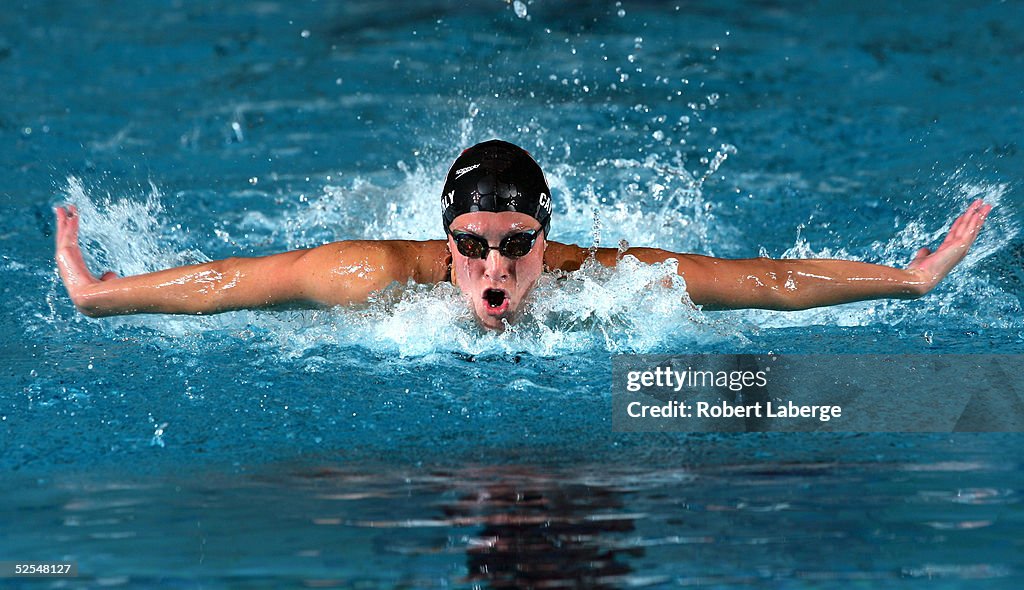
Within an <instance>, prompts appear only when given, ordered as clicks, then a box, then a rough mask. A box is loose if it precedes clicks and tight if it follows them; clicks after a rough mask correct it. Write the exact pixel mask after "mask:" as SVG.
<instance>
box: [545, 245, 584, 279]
mask: <svg viewBox="0 0 1024 590" xmlns="http://www.w3.org/2000/svg"><path fill="white" fill-rule="evenodd" d="M587 253H588V251H587V250H586V249H585V248H581V247H580V246H577V245H576V244H562V243H560V242H547V249H546V250H544V266H546V267H547V268H548V269H549V270H561V271H564V272H572V271H574V270H579V268H580V266H581V265H582V264H583V261H585V260H586V259H587Z"/></svg>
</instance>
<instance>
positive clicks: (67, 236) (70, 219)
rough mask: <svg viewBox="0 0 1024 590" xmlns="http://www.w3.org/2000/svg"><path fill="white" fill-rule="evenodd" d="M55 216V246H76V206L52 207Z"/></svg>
mask: <svg viewBox="0 0 1024 590" xmlns="http://www.w3.org/2000/svg"><path fill="white" fill-rule="evenodd" d="M53 211H54V213H55V214H56V216H57V236H56V240H57V248H62V247H69V246H72V247H77V246H78V208H77V207H75V206H74V205H68V206H67V208H65V207H54V208H53Z"/></svg>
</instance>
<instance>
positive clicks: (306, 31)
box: [300, 29, 309, 39]
mask: <svg viewBox="0 0 1024 590" xmlns="http://www.w3.org/2000/svg"><path fill="white" fill-rule="evenodd" d="M300 34H301V35H302V38H303V39H309V31H308V30H306V29H303V30H302V33H300Z"/></svg>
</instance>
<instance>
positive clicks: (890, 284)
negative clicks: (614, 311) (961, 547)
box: [55, 140, 992, 330]
mask: <svg viewBox="0 0 1024 590" xmlns="http://www.w3.org/2000/svg"><path fill="white" fill-rule="evenodd" d="M991 210H992V206H991V205H987V204H985V203H984V202H982V201H981V200H978V201H975V202H974V203H972V204H971V205H970V206H969V207H968V208H967V211H966V212H965V213H963V214H962V215H960V217H958V218H957V219H956V221H954V222H953V225H952V227H951V228H950V230H949V232H948V233H947V235H946V237H945V240H944V241H943V242H942V244H941V245H940V246H939V247H938V248H937V249H936V250H935V251H934V252H933V251H930V250H928V249H927V248H921V249H920V250H918V252H917V254H916V255H915V257H914V259H913V260H912V261H911V262H910V264H909V265H907V267H906V268H894V267H889V266H883V265H878V264H869V263H864V262H856V261H849V260H817V259H808V260H787V259H782V260H773V259H768V258H749V259H741V260H732V259H724V258H712V257H708V256H701V255H697V254H680V253H675V252H669V251H666V250H659V249H657V248H630V249H629V250H628V251H627V254H628V255H632V256H635V257H636V258H637V259H639V260H640V261H642V262H644V263H648V264H653V263H657V262H662V261H665V260H668V259H670V258H671V259H675V260H677V261H678V272H679V274H680V275H681V276H682V277H683V278H684V280H685V282H686V289H687V292H688V294H689V296H690V299H691V300H692V301H693V303H695V304H696V305H699V306H702V308H703V309H705V310H721V309H740V308H759V309H775V310H800V309H808V308H812V307H821V306H827V305H837V304H841V303H849V302H853V301H863V300H868V299H886V298H894V299H913V298H917V297H921V296H922V295H924V294H926V293H928V292H929V291H931V290H932V289H933V288H935V286H936V285H937V284H938V283H939V281H941V280H942V279H943V277H945V276H946V275H947V274H948V273H949V272H950V271H951V270H952V269H953V267H955V266H956V265H957V264H958V263H959V262H960V261H961V260H963V258H964V256H965V255H966V254H967V251H968V249H970V247H971V245H972V244H973V243H974V240H975V238H977V236H978V232H979V231H980V230H981V227H982V225H983V224H984V222H985V218H986V217H987V216H988V214H989V212H990V211H991ZM551 212H552V201H551V190H550V189H549V188H548V184H547V182H546V180H545V178H544V174H543V172H542V171H541V169H540V166H539V165H538V164H537V163H536V162H535V161H534V160H533V158H532V157H531V156H530V155H529V154H528V153H527V152H526V151H525V150H523V149H522V148H519V147H517V146H515V145H512V144H510V143H507V142H504V141H499V140H491V141H487V142H484V143H481V144H478V145H475V146H473V147H471V148H469V149H467V150H465V151H464V152H463V153H462V155H460V156H459V157H458V159H456V160H455V163H454V164H453V165H452V167H451V169H450V170H449V172H448V176H447V180H446V181H445V185H444V190H443V191H442V193H441V216H442V219H443V222H444V231H445V235H446V239H444V240H428V241H411V240H347V241H341V242H333V243H330V244H326V245H323V246H319V247H317V248H310V249H307V250H294V251H291V252H284V253H281V254H274V255H271V256H264V257H259V258H227V259H224V260H217V261H213V262H207V263H203V264H196V265H191V266H182V267H177V268H171V269H167V270H162V271H158V272H152V273H146V274H141V275H134V276H127V277H120V276H117V275H116V274H114V273H113V272H107V273H105V274H103V275H102V276H100V277H98V278H97V277H96V276H94V275H93V274H92V273H91V272H90V271H89V269H88V268H87V267H86V264H85V260H84V259H83V257H82V252H81V250H80V248H79V245H78V222H79V217H78V212H77V210H76V208H75V207H74V206H73V205H72V206H68V207H57V208H55V213H56V217H57V248H56V260H57V268H58V269H59V271H60V276H61V278H62V279H63V281H64V286H65V287H66V289H67V292H68V295H69V296H70V297H71V300H72V302H74V304H75V307H77V308H78V309H79V311H81V312H82V313H84V314H85V315H88V316H91V317H103V316H111V315H122V314H134V313H176V314H196V315H199V314H212V313H220V312H225V311H231V310H239V309H251V308H274V307H284V306H287V307H295V306H307V307H324V306H336V305H352V304H358V303H362V302H365V301H366V300H367V299H368V298H369V297H370V296H371V295H372V294H373V293H375V292H377V291H380V290H382V289H384V288H385V287H387V286H389V285H391V284H392V283H394V282H396V281H397V282H399V283H402V284H405V283H407V282H408V281H413V282H416V283H425V284H433V283H440V282H445V281H450V282H451V283H452V284H454V285H456V286H457V287H458V288H459V290H460V291H461V292H462V295H463V296H464V297H465V299H466V301H467V303H468V304H469V306H470V307H471V308H472V310H473V313H474V315H475V316H476V318H477V320H478V321H479V323H480V324H481V325H482V326H483V327H485V328H489V329H495V330H501V329H503V328H504V327H505V326H506V325H507V324H511V323H514V322H515V321H516V319H517V318H518V317H519V315H520V313H521V311H522V309H523V304H524V302H526V301H527V300H528V298H529V297H530V294H531V292H532V291H533V288H534V285H536V283H537V280H538V279H539V278H540V277H541V275H542V273H544V272H552V271H556V270H557V271H563V272H571V271H575V270H578V269H579V268H580V266H581V265H582V264H583V263H584V262H585V261H586V259H587V257H588V256H590V255H591V254H590V252H591V250H590V249H588V248H583V247H580V246H576V245H573V244H561V243H558V242H552V241H548V239H547V238H548V231H549V228H550V226H551ZM595 256H596V259H597V261H598V262H599V263H601V264H603V265H605V266H614V265H615V264H616V263H617V262H618V260H619V259H620V258H621V256H622V254H621V253H620V252H619V250H618V249H616V248H601V249H597V251H596V254H595Z"/></svg>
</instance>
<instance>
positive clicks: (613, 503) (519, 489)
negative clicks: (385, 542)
mask: <svg viewBox="0 0 1024 590" xmlns="http://www.w3.org/2000/svg"><path fill="white" fill-rule="evenodd" d="M476 475H477V476H478V477H474V478H473V479H474V480H476V479H479V474H476ZM503 478H507V474H504V475H503ZM620 496H621V492H616V491H614V490H611V489H609V488H602V487H599V486H593V485H584V484H560V483H559V482H556V481H552V480H549V479H540V478H533V477H530V476H528V475H527V476H523V477H517V478H515V479H512V480H508V479H505V480H504V481H500V482H497V483H486V484H480V486H479V487H478V488H476V489H475V490H474V489H470V490H460V495H459V499H458V500H457V501H456V502H455V503H452V504H448V505H446V506H444V508H443V510H444V512H445V514H446V516H448V517H449V518H453V519H457V520H458V521H460V522H461V523H462V524H479V525H481V526H482V528H481V529H480V530H479V531H478V532H477V533H476V534H475V536H472V537H469V538H468V539H466V565H467V568H468V570H469V572H468V576H467V578H468V581H470V582H486V583H487V584H488V585H489V586H490V587H492V588H612V587H618V586H619V585H620V584H619V582H621V576H625V575H627V574H629V573H630V572H631V571H632V568H630V566H629V565H627V564H626V563H625V562H623V561H620V559H619V558H620V556H622V555H623V554H628V555H630V556H634V557H638V556H641V555H643V549H640V548H636V547H630V548H617V547H616V543H614V542H613V540H612V538H610V537H609V535H611V534H615V533H624V532H630V531H632V530H633V529H634V519H633V518H632V517H631V516H630V515H628V514H624V513H622V512H621V508H622V506H623V503H622V501H621V498H620Z"/></svg>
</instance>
